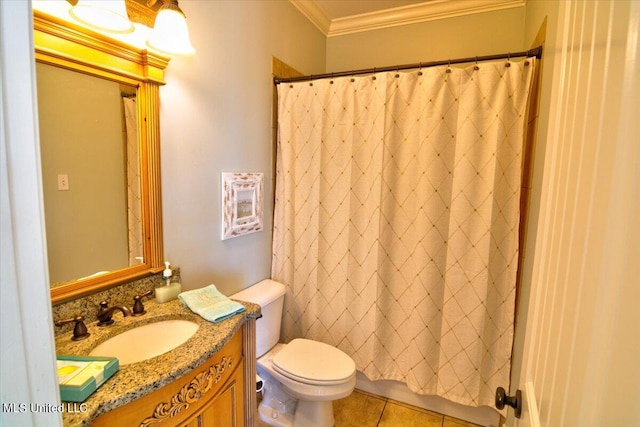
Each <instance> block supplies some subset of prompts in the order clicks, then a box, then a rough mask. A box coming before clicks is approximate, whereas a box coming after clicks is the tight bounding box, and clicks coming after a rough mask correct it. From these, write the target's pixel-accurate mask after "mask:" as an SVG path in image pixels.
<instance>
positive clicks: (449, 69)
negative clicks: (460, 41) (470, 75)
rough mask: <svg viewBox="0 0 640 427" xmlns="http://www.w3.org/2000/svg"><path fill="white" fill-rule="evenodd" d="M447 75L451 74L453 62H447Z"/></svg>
mask: <svg viewBox="0 0 640 427" xmlns="http://www.w3.org/2000/svg"><path fill="white" fill-rule="evenodd" d="M447 74H451V60H450V59H449V60H448V61H447Z"/></svg>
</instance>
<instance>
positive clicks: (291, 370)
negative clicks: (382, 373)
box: [231, 279, 356, 427]
mask: <svg viewBox="0 0 640 427" xmlns="http://www.w3.org/2000/svg"><path fill="white" fill-rule="evenodd" d="M285 293H286V288H285V286H284V285H283V284H282V283H279V282H276V281H274V280H270V279H267V280H263V281H261V282H259V283H257V284H255V285H253V286H251V287H249V288H247V289H244V290H242V291H240V292H238V293H237V294H234V295H231V298H233V299H238V300H242V301H248V302H252V303H255V304H259V305H260V307H261V311H262V317H261V318H260V319H258V321H257V322H256V356H257V358H258V360H257V370H258V376H260V377H261V379H262V380H263V382H264V389H263V397H262V402H261V403H260V405H259V407H258V414H259V415H260V419H261V420H262V421H264V422H265V423H267V424H269V425H271V426H276V427H291V426H293V427H332V426H333V425H334V418H333V401H334V400H336V399H341V398H343V397H346V396H349V395H350V394H351V393H352V392H353V389H354V388H355V385H356V365H355V363H354V361H353V359H351V357H349V356H348V355H346V354H345V353H343V352H342V351H341V350H339V349H337V348H336V347H333V346H331V345H328V344H325V343H322V342H318V341H313V340H309V339H303V338H296V339H294V340H292V341H291V342H289V343H288V344H282V343H279V342H278V341H279V339H280V321H281V319H282V307H283V303H284V295H285Z"/></svg>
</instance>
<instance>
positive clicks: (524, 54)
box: [273, 46, 542, 84]
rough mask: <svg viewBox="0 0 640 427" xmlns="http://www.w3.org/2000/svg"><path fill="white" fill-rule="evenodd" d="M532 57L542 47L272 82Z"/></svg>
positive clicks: (540, 52)
mask: <svg viewBox="0 0 640 427" xmlns="http://www.w3.org/2000/svg"><path fill="white" fill-rule="evenodd" d="M532 56H535V57H536V58H538V59H540V58H541V57H542V46H538V47H535V48H533V49H529V50H525V51H521V52H511V53H501V54H497V55H486V56H475V57H472V58H458V59H447V60H445V61H432V62H420V63H417V64H406V65H397V66H391V67H380V68H367V69H363V70H354V71H340V72H337V73H325V74H311V75H308V76H298V77H287V78H280V77H274V78H273V81H274V83H275V84H280V83H292V82H304V81H309V80H318V79H327V78H333V77H345V76H355V75H361V74H373V73H379V72H385V71H400V70H411V69H416V68H428V67H435V66H438V65H451V64H464V63H469V62H481V61H492V60H497V59H510V58H521V57H532Z"/></svg>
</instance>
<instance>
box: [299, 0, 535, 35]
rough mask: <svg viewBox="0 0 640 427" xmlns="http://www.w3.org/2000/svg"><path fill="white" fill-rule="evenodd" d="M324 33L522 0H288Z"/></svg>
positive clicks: (425, 18) (471, 11)
mask: <svg viewBox="0 0 640 427" xmlns="http://www.w3.org/2000/svg"><path fill="white" fill-rule="evenodd" d="M289 1H290V2H291V3H292V4H293V5H294V6H295V7H296V8H298V10H300V12H302V14H303V15H305V16H306V17H307V18H308V19H309V20H310V21H311V22H312V23H313V24H314V25H315V26H316V27H318V28H319V29H320V31H322V32H323V34H324V35H326V36H327V37H332V36H339V35H345V34H350V33H357V32H361V31H370V30H377V29H381V28H389V27H395V26H398V25H407V24H415V23H418V22H424V21H430V20H434V19H444V18H451V17H455V16H463V15H469V14H474V13H482V12H488V11H493V10H500V9H509V8H512V7H520V6H524V4H525V1H526V0H289Z"/></svg>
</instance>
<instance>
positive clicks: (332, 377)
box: [271, 338, 356, 385]
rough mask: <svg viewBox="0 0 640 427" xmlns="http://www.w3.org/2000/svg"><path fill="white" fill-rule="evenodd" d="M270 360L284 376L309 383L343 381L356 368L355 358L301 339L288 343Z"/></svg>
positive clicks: (327, 383) (320, 344)
mask: <svg viewBox="0 0 640 427" xmlns="http://www.w3.org/2000/svg"><path fill="white" fill-rule="evenodd" d="M271 363H272V364H273V367H274V369H275V370H276V371H278V372H280V373H281V374H282V375H285V376H287V377H289V378H292V379H294V380H297V381H300V382H303V383H307V384H325V385H330V384H340V383H343V382H345V381H346V380H348V379H349V378H351V377H352V376H353V375H354V374H355V371H356V364H355V363H354V361H353V359H351V358H350V357H349V356H347V355H346V354H345V353H343V352H342V351H340V350H338V349H337V348H335V347H333V346H330V345H328V344H324V343H321V342H318V341H313V340H307V339H302V338H296V339H294V340H293V341H291V342H290V343H289V344H287V345H285V346H284V348H283V349H282V350H281V351H279V352H278V353H277V354H276V355H275V356H274V357H273V359H272V361H271Z"/></svg>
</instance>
